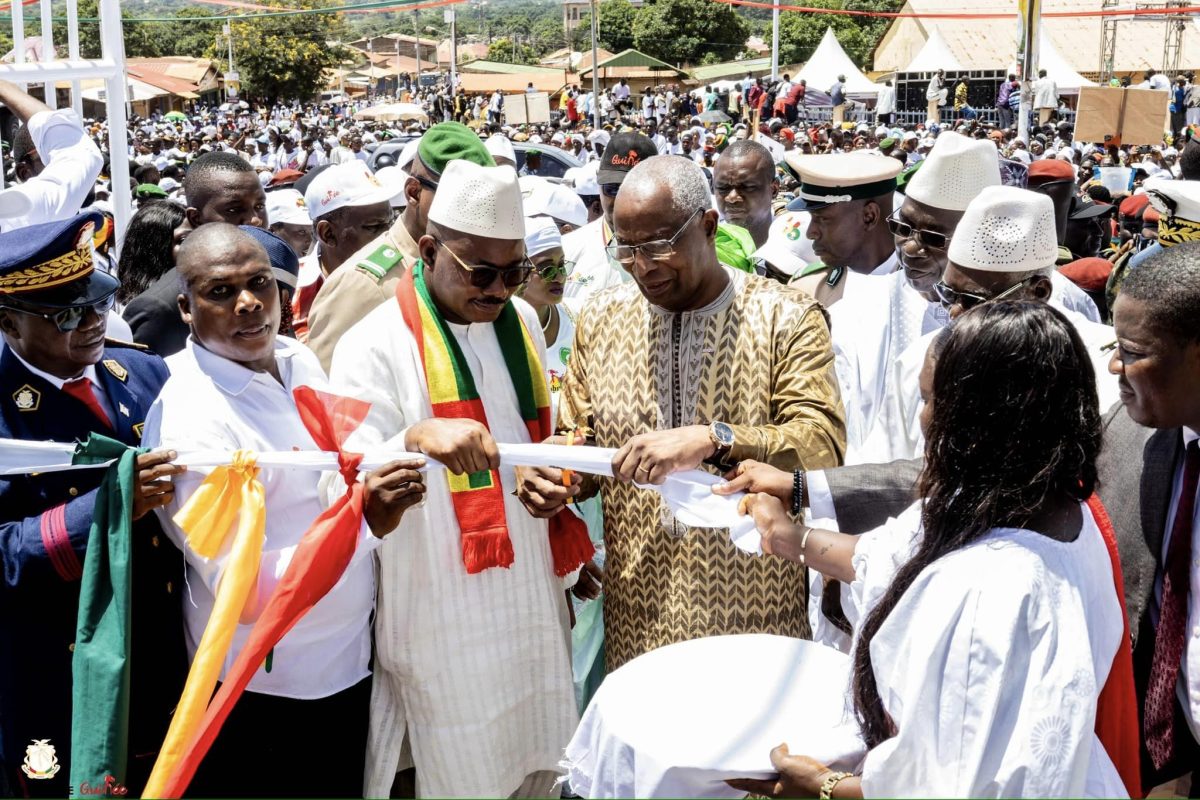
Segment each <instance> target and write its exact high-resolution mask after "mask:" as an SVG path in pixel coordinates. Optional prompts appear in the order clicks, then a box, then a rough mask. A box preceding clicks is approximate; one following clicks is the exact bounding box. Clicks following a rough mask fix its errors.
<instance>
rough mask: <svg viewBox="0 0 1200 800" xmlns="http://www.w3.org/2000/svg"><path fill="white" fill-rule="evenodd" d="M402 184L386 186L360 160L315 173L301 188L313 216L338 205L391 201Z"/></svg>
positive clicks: (324, 213) (327, 212)
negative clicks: (304, 186) (305, 187)
mask: <svg viewBox="0 0 1200 800" xmlns="http://www.w3.org/2000/svg"><path fill="white" fill-rule="evenodd" d="M402 191H404V187H403V186H401V187H399V188H397V187H396V186H394V185H392V186H385V185H384V184H382V183H380V181H379V179H378V178H376V177H375V176H374V175H372V174H371V170H369V169H367V165H366V164H364V163H362V162H361V161H353V162H348V163H345V164H337V165H335V166H332V167H330V168H329V169H327V170H325V171H324V172H322V173H321V174H320V175H318V176H317V177H316V178H315V179H314V180H313V182H312V183H310V184H309V185H308V188H307V189H306V190H305V192H304V203H305V204H306V205H307V206H308V215H309V216H310V217H312V218H313V219H314V220H316V219H319V218H320V217H323V216H325V215H326V214H331V213H333V212H334V211H337V210H338V209H340V208H347V207H356V206H370V205H374V204H376V203H386V202H390V201H391V199H392V198H393V197H395V196H396V195H397V194H399V193H400V192H402Z"/></svg>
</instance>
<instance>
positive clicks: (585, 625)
mask: <svg viewBox="0 0 1200 800" xmlns="http://www.w3.org/2000/svg"><path fill="white" fill-rule="evenodd" d="M525 255H527V256H529V260H530V261H531V262H533V266H534V268H535V269H534V272H533V275H531V276H530V277H529V282H528V283H526V284H525V286H524V287H522V289H521V298H522V299H523V300H524V301H525V302H527V303H529V305H531V306H533V309H534V311H536V312H537V315H538V320H539V321H540V322H541V323H542V334H543V335H544V337H545V339H546V377H547V379H548V380H549V382H550V418H551V419H554V420H557V419H558V392H559V389H560V388H561V387H562V379H563V375H565V374H566V372H567V364H569V363H570V361H571V343H572V341H573V340H574V338H575V308H574V307H573V306H572V305H571V302H572V301H570V300H565V299H564V298H563V287H564V286H565V285H566V281H567V278H568V277H569V276H570V275H571V271H572V270H573V269H574V267H575V265H574V264H572V263H571V262H570V261H567V260H566V256H565V255H564V254H563V248H562V235H561V234H560V233H559V229H558V225H557V224H556V223H555V221H554V219H552V218H551V217H548V216H535V217H526V218H525ZM572 510H574V511H575V512H576V513H577V514H578V515H579V516H580V517H582V518H583V521H584V522H586V523H587V526H588V534H589V536H590V537H591V539H592V544H593V545H595V547H596V555H595V557H594V558H593V560H592V561H591V563H589V564H586V565H584V567H583V568H582V569H581V570H580V571H579V574H578V576H577V580H575V581H574V583H573V585H572V586H571V594H572V595H573V597H572V601H571V603H572V609H573V611H574V613H575V624H574V625H573V626H572V627H571V666H572V672H573V673H574V678H575V700H576V704H577V705H578V706H579V710H580V712H582V711H583V709H584V708H585V707H586V706H587V703H588V701H589V700H590V699H591V697H592V695H593V694H595V693H596V689H598V688H600V681H601V680H603V679H604V618H603V615H602V614H601V603H600V602H593V601H599V599H600V589H601V585H602V583H603V580H604V517H603V514H602V513H601V509H600V498H599V497H594V498H591V499H590V500H585V501H583V502H582V503H578V504H576V505H574V506H572Z"/></svg>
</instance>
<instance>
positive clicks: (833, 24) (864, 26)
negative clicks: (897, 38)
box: [767, 0, 904, 91]
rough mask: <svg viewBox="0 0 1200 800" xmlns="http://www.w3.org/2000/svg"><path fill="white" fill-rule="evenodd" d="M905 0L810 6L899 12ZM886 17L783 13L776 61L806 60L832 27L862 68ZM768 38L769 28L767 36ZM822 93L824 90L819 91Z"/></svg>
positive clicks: (835, 0) (826, 0) (832, 0)
mask: <svg viewBox="0 0 1200 800" xmlns="http://www.w3.org/2000/svg"><path fill="white" fill-rule="evenodd" d="M903 4H904V0H846V2H842V1H841V0H811V2H809V3H808V5H810V6H814V7H817V8H847V9H856V10H861V11H898V10H899V9H900V8H901V7H902V6H903ZM889 22H890V19H888V18H887V17H852V16H848V15H846V14H808V13H805V14H799V13H792V12H787V11H785V12H783V13H782V14H780V15H779V60H780V62H781V63H784V64H798V63H800V62H802V61H807V60H808V58H809V56H811V55H812V53H813V51H814V50H816V49H817V45H819V44H820V43H821V37H822V36H824V35H825V29H826V28H833V32H834V35H836V36H837V39H838V43H839V44H840V45H841V46H842V49H843V50H845V51H846V55H848V56H850V58H851V60H852V61H854V63H855V64H857V65H858V66H860V67H865V66H866V65H867V63H868V62H869V61H870V60H871V57H872V55H873V54H874V52H875V45H877V44H878V43H879V39H880V38H881V37H882V36H883V34H884V32H885V31H887V28H888V24H889ZM769 36H770V29H769V28H768V33H767V37H768V38H769ZM822 91H824V90H823V89H822Z"/></svg>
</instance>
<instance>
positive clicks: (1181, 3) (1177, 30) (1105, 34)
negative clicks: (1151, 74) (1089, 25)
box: [1100, 0, 1191, 84]
mask: <svg viewBox="0 0 1200 800" xmlns="http://www.w3.org/2000/svg"><path fill="white" fill-rule="evenodd" d="M1119 2H1120V0H1101V3H1100V10H1101V11H1109V10H1112V9H1115V8H1116V7H1117V5H1118V3H1119ZM1189 5H1190V3H1189V2H1187V1H1186V0H1165V2H1161V3H1138V4H1137V6H1136V8H1137V9H1138V10H1153V9H1162V12H1163V13H1161V14H1140V15H1138V16H1136V17H1130V18H1129V20H1127V21H1129V22H1165V23H1166V26H1165V30H1164V32H1163V64H1162V69H1161V70H1160V72H1163V73H1164V74H1166V75H1170V76H1172V77H1173V76H1174V75H1176V74H1177V73H1178V72H1179V62H1180V58H1181V56H1182V55H1183V32H1184V30H1185V29H1186V27H1187V23H1188V19H1189V18H1190V17H1191V15H1190V14H1186V13H1183V12H1182V11H1181V10H1180V9H1183V8H1186V7H1188V6H1189ZM1117 22H1118V18H1117V17H1114V16H1102V17H1101V18H1100V83H1102V84H1103V83H1107V82H1108V80H1109V78H1111V77H1112V76H1113V72H1114V71H1115V69H1114V64H1116V57H1117Z"/></svg>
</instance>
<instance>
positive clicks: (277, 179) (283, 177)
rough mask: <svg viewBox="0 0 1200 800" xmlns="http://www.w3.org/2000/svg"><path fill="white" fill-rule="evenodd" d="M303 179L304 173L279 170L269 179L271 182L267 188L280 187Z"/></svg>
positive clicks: (292, 170)
mask: <svg viewBox="0 0 1200 800" xmlns="http://www.w3.org/2000/svg"><path fill="white" fill-rule="evenodd" d="M303 177H304V173H303V172H301V171H300V170H297V169H281V170H279V172H276V173H275V174H274V175H273V176H272V177H271V182H270V183H269V184H267V185H268V186H282V185H284V184H288V183H295V182H296V181H298V180H300V179H301V178H303Z"/></svg>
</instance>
